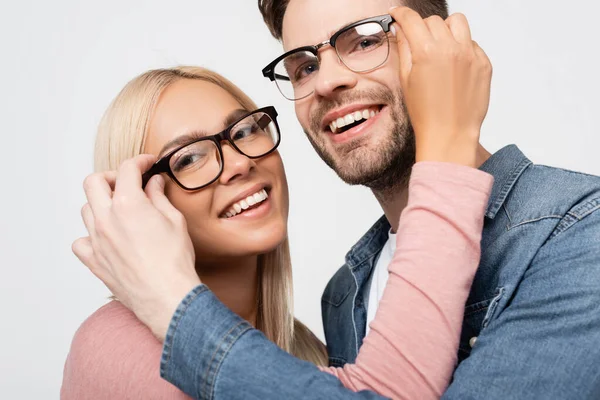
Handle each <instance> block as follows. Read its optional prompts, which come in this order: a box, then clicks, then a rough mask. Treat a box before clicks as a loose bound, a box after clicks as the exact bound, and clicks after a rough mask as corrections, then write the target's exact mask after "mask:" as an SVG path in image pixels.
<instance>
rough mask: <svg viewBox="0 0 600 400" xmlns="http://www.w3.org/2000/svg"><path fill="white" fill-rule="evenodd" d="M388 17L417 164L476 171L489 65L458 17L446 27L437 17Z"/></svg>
mask: <svg viewBox="0 0 600 400" xmlns="http://www.w3.org/2000/svg"><path fill="white" fill-rule="evenodd" d="M390 14H391V15H392V17H394V19H395V20H396V22H397V25H395V27H396V37H397V39H398V50H399V54H400V81H401V84H402V90H403V94H404V99H405V103H406V106H407V108H408V113H409V116H410V119H411V123H412V125H413V127H414V130H415V137H416V144H417V154H416V156H417V161H443V162H453V163H458V164H463V165H468V166H475V164H476V152H477V146H478V143H479V133H480V130H481V125H482V123H483V120H484V118H485V116H486V114H487V110H488V106H489V100H490V85H491V79H492V66H491V63H490V60H489V59H488V57H487V56H486V54H485V53H484V51H483V50H482V49H481V48H480V47H479V46H478V45H477V43H475V42H474V41H473V40H472V39H471V31H470V28H469V24H468V22H467V19H466V18H465V16H464V15H462V14H454V15H452V16H450V17H449V18H448V19H447V20H446V21H444V20H443V19H442V18H440V17H439V16H433V17H429V18H427V19H425V20H423V19H422V18H421V17H420V16H419V14H418V13H416V12H415V11H413V10H411V9H410V8H407V7H397V8H393V9H392V10H390ZM398 28H399V29H398Z"/></svg>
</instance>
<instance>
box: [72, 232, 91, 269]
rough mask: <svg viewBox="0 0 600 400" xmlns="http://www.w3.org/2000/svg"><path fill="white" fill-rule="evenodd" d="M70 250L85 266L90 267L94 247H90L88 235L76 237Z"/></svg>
mask: <svg viewBox="0 0 600 400" xmlns="http://www.w3.org/2000/svg"><path fill="white" fill-rule="evenodd" d="M71 251H72V252H73V254H75V256H77V258H78V259H79V261H81V262H82V263H83V265H85V266H86V267H88V268H90V269H92V265H93V264H94V263H93V259H94V248H93V247H92V240H91V239H90V237H89V236H86V237H82V238H79V239H77V240H76V241H74V242H73V244H72V245H71Z"/></svg>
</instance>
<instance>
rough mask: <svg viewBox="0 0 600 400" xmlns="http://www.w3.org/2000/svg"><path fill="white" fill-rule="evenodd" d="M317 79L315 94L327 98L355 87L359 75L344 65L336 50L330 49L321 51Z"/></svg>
mask: <svg viewBox="0 0 600 400" xmlns="http://www.w3.org/2000/svg"><path fill="white" fill-rule="evenodd" d="M315 79H316V81H315V94H316V95H317V96H320V97H325V98H327V97H332V96H334V95H335V94H337V92H339V91H341V90H345V89H351V88H353V87H355V86H356V83H357V74H356V73H355V72H353V71H351V70H349V69H348V68H347V67H346V66H345V65H344V63H343V62H342V60H340V58H339V57H338V55H337V53H336V50H335V49H334V48H332V47H329V48H326V49H322V50H321V53H320V63H319V72H318V73H317V76H316V77H315Z"/></svg>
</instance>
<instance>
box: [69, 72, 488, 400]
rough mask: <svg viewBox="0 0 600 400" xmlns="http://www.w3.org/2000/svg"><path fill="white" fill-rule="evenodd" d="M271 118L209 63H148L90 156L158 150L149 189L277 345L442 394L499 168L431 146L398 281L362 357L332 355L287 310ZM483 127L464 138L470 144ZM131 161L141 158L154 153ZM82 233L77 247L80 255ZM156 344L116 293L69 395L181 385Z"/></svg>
mask: <svg viewBox="0 0 600 400" xmlns="http://www.w3.org/2000/svg"><path fill="white" fill-rule="evenodd" d="M276 117H277V114H276V111H275V110H274V109H273V108H272V107H266V108H258V107H257V106H256V105H255V104H254V103H253V102H252V101H251V100H250V99H249V98H248V97H247V96H246V95H245V94H244V93H242V92H241V91H240V90H239V89H238V88H237V87H236V86H235V85H233V84H232V83H231V82H229V81H228V80H226V79H225V78H223V77H222V76H220V75H218V74H216V73H214V72H211V71H208V70H205V69H202V68H195V67H181V68H174V69H163V70H153V71H149V72H147V73H144V74H142V75H141V76H139V77H137V78H135V79H134V80H132V81H131V82H130V83H128V84H127V85H126V87H125V88H124V89H123V90H122V91H121V93H120V94H119V95H118V96H117V98H116V99H115V100H114V101H113V103H112V104H111V106H110V107H109V109H108V111H107V112H106V114H105V116H104V118H103V120H102V123H101V124H100V128H99V131H98V137H97V142H96V150H95V165H96V169H97V170H98V171H101V172H102V171H114V170H120V174H121V172H122V171H123V168H131V166H132V165H133V164H132V163H131V162H129V163H124V162H125V161H126V160H128V159H131V158H132V157H136V156H138V155H140V154H142V153H147V154H152V155H154V157H153V158H152V159H153V160H154V159H158V161H157V162H156V163H155V164H154V165H153V166H152V168H151V169H150V171H149V173H147V174H146V175H145V179H146V180H147V179H149V181H148V182H147V186H146V194H147V195H148V197H149V198H150V199H152V201H153V202H154V204H157V205H158V204H159V203H160V204H162V205H160V207H166V208H164V209H163V211H164V210H167V211H168V213H169V214H170V215H180V216H181V217H183V220H185V227H186V229H187V231H188V233H189V237H190V247H193V251H190V252H189V253H190V255H189V258H190V262H193V263H194V265H195V267H196V271H197V274H198V277H199V279H200V281H201V282H202V283H203V284H204V285H206V286H207V287H208V288H209V289H210V291H212V292H213V293H214V295H215V296H216V297H217V298H218V299H219V300H220V301H221V302H222V303H224V304H225V305H226V306H227V307H229V308H230V309H231V310H232V311H233V312H235V313H236V314H238V315H239V316H240V317H241V318H243V319H244V320H246V321H248V322H249V323H250V324H251V325H252V326H254V327H255V328H256V329H257V330H259V331H262V333H263V334H264V335H265V336H266V338H268V339H269V340H270V341H272V342H273V343H274V344H276V345H277V346H278V347H279V348H281V349H283V350H284V351H286V352H288V353H290V354H291V355H294V356H296V357H298V358H300V359H303V360H306V361H309V362H311V363H313V364H315V365H316V366H319V367H320V368H321V369H322V370H323V371H325V372H328V373H330V374H333V375H335V376H336V377H337V378H339V379H340V381H341V382H342V384H343V385H344V386H346V387H348V388H349V389H351V390H353V391H359V390H364V389H368V390H373V391H376V392H378V393H380V394H383V395H386V396H390V397H394V398H398V397H409V396H413V397H414V396H417V397H418V398H436V397H439V396H440V395H441V393H442V392H443V390H444V388H445V387H446V386H447V384H448V381H449V379H450V375H451V372H452V369H453V366H454V364H455V362H456V352H457V345H458V340H459V335H460V326H461V321H462V313H463V307H464V302H465V300H466V297H467V295H468V292H469V288H470V283H471V280H472V278H473V275H474V272H475V269H476V267H477V264H478V256H479V240H480V235H481V227H482V221H483V212H484V208H485V206H486V204H487V200H488V196H489V191H490V189H491V184H492V178H491V177H490V176H489V175H487V174H485V173H483V172H480V171H478V170H476V169H474V168H470V164H469V162H467V161H466V160H465V162H464V163H463V164H465V165H466V166H464V165H458V164H461V163H460V162H459V163H456V164H446V163H436V162H435V161H436V160H435V158H434V159H429V160H427V161H423V162H419V163H417V164H416V165H415V169H414V171H413V176H412V178H411V183H410V201H409V204H408V206H407V208H406V211H405V212H404V214H403V217H402V220H401V223H400V227H399V229H398V247H397V251H396V255H395V256H394V259H393V261H392V263H391V264H390V267H389V271H390V280H389V283H388V286H387V289H386V292H385V294H384V296H383V299H382V300H381V305H380V309H379V311H378V313H377V316H376V318H375V321H374V322H373V323H372V324H371V327H372V329H371V332H370V333H369V335H368V337H367V340H366V341H365V343H364V345H363V346H362V348H361V351H360V354H359V358H358V360H357V363H356V364H354V365H347V366H345V367H344V368H325V366H326V365H327V354H326V350H325V346H324V345H323V344H322V343H321V342H320V341H319V340H318V339H317V338H316V337H315V336H314V335H313V334H312V333H311V332H310V331H309V330H308V329H307V328H306V327H305V326H304V325H302V324H301V323H300V322H299V321H297V320H295V319H294V317H293V307H292V274H291V263H290V256H289V249H288V241H287V235H286V232H287V227H286V225H287V216H288V190H287V182H286V178H285V172H284V168H283V163H282V160H281V158H280V156H279V154H278V152H277V145H278V144H279V141H280V139H281V133H280V132H279V127H278V124H277V119H276ZM442 139H443V138H440V141H438V142H436V143H441V142H443V140H442ZM476 139H477V138H475V140H472V141H466V142H467V143H471V142H472V143H471V145H472V147H473V149H475V148H476V143H477V140H476ZM436 143H430V142H427V145H429V146H432V145H433V146H436V145H438V144H436ZM420 150H422V152H421V153H420V154H424V153H427V151H425V150H426V149H424V148H421V149H420ZM429 150H431V149H429ZM467 153H468V152H467ZM429 154H439V151H437V150H436V151H433V150H431V151H429ZM136 160H137V161H136V162H137V163H138V165H141V164H139V163H142V164H143V163H144V162H145V161H143V160H146V161H147V160H148V158H147V157H146V158H145V159H144V158H143V157H137V158H136ZM140 160H142V161H140ZM101 175H102V174H101ZM98 176H99V175H96V178H98ZM102 176H107V175H106V174H105V175H102ZM119 176H123V177H124V176H125V174H121V175H119ZM165 177H166V178H167V179H165ZM446 178H447V179H446ZM119 179H121V178H119ZM123 179H125V178H123ZM140 179H141V178H140ZM95 183H97V179H96V180H94V179H91V180H88V181H87V183H86V191H87V194H88V199H89V204H88V205H86V207H84V209H83V217H84V221H85V223H86V227H87V228H88V230H89V231H90V235H91V237H92V238H94V237H95V235H96V234H95V231H96V230H97V229H98V222H97V221H96V219H95V218H98V215H100V213H101V210H100V206H99V202H98V199H99V197H98V196H100V194H99V193H98V191H97V190H95V189H97V187H96V188H95V187H94V185H95ZM144 183H145V182H144ZM140 184H141V181H140ZM114 190H115V194H114V197H113V198H114V201H115V202H117V199H122V198H123V197H122V196H121V193H120V190H122V189H121V188H120V187H119V182H117V185H116V187H115V188H114ZM140 190H141V189H140ZM165 196H166V197H165ZM165 199H168V202H165V201H164V200H165ZM104 200H105V201H108V202H110V201H111V199H110V198H109V197H106V198H105V199H104ZM121 206H123V207H126V205H123V202H121V203H119V204H116V203H115V204H114V210H116V209H117V207H121ZM115 212H117V211H115ZM119 215H120V216H119V220H122V221H126V220H127V218H128V215H127V213H126V212H122V213H120V214H119ZM176 218H178V217H176ZM104 231H105V232H106V231H107V230H106V229H105V230H104ZM139 233H140V232H138V234H139ZM132 234H133V235H135V234H136V233H135V232H133V233H132ZM124 241H125V242H126V240H125V239H123V238H121V239H116V240H115V243H116V242H121V244H125V245H126V243H123V242H124ZM160 245H161V243H160V242H159V241H157V242H156V243H155V245H154V246H156V247H159V246H160ZM78 246H79V244H78V243H76V244H75V245H74V251H75V252H76V254H78V256H80V257H81V258H82V259H84V260H85V256H84V255H83V252H80V251H79V250H78V249H79V247H78ZM154 246H153V247H154ZM139 250H143V249H139ZM107 254H108V253H107ZM425 264H426V266H427V268H426V269H424V268H422V267H423V266H424V265H425ZM423 271H425V272H423ZM415 310H418V311H419V312H415ZM417 341H418V342H423V343H426V345H425V346H418V345H415V343H417ZM161 351H162V346H161V344H160V342H159V341H158V340H156V338H155V337H154V336H153V335H152V332H151V331H150V330H149V329H148V328H146V326H145V325H144V324H143V323H142V322H141V321H140V320H138V319H137V318H136V316H135V315H134V314H133V313H132V312H130V311H129V310H128V309H127V308H126V307H125V306H123V305H122V304H120V303H119V302H118V301H113V302H111V303H109V304H108V305H106V306H104V307H102V308H101V309H100V310H98V311H97V312H96V313H95V314H94V315H92V316H91V317H90V318H89V319H88V320H87V321H86V322H84V323H83V325H82V326H81V328H80V329H79V330H78V332H77V333H76V335H75V338H74V340H73V344H72V348H71V351H70V353H69V356H68V359H67V362H66V365H65V371H64V381H63V387H62V390H61V398H62V399H65V400H68V399H105V398H106V399H109V398H110V399H121V398H144V399H178V398H182V399H183V398H187V396H186V395H185V394H184V393H183V392H181V391H179V390H178V389H177V388H176V387H174V386H172V385H171V384H169V383H167V382H166V381H163V380H161V378H160V376H159V371H158V366H159V362H160V358H161ZM190 351H191V350H190ZM399 371H401V372H399ZM239 390H240V391H243V387H240V388H239ZM349 393H350V392H349Z"/></svg>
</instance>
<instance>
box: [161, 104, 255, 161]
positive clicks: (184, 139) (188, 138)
mask: <svg viewBox="0 0 600 400" xmlns="http://www.w3.org/2000/svg"><path fill="white" fill-rule="evenodd" d="M248 113H249V111H248V110H245V109H242V108H238V109H237V110H233V111H232V112H230V113H229V114H227V116H226V117H225V120H224V123H223V125H225V126H226V127H229V126H230V125H231V124H233V123H235V122H237V121H238V120H239V119H240V118H242V117H244V115H246V114H248ZM225 129H227V128H225ZM209 135H210V134H209V133H207V132H206V131H205V130H202V129H195V130H192V131H190V132H187V133H184V134H183V135H179V136H177V137H176V138H175V139H173V140H170V141H169V142H167V144H165V145H164V146H163V148H162V149H161V151H160V153H158V154H159V156H158V158H161V157H163V155H164V154H165V153H166V152H167V151H169V150H171V149H174V148H176V147H179V146H185V145H186V144H189V143H192V142H194V141H195V140H198V139H201V138H203V137H205V136H209Z"/></svg>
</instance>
